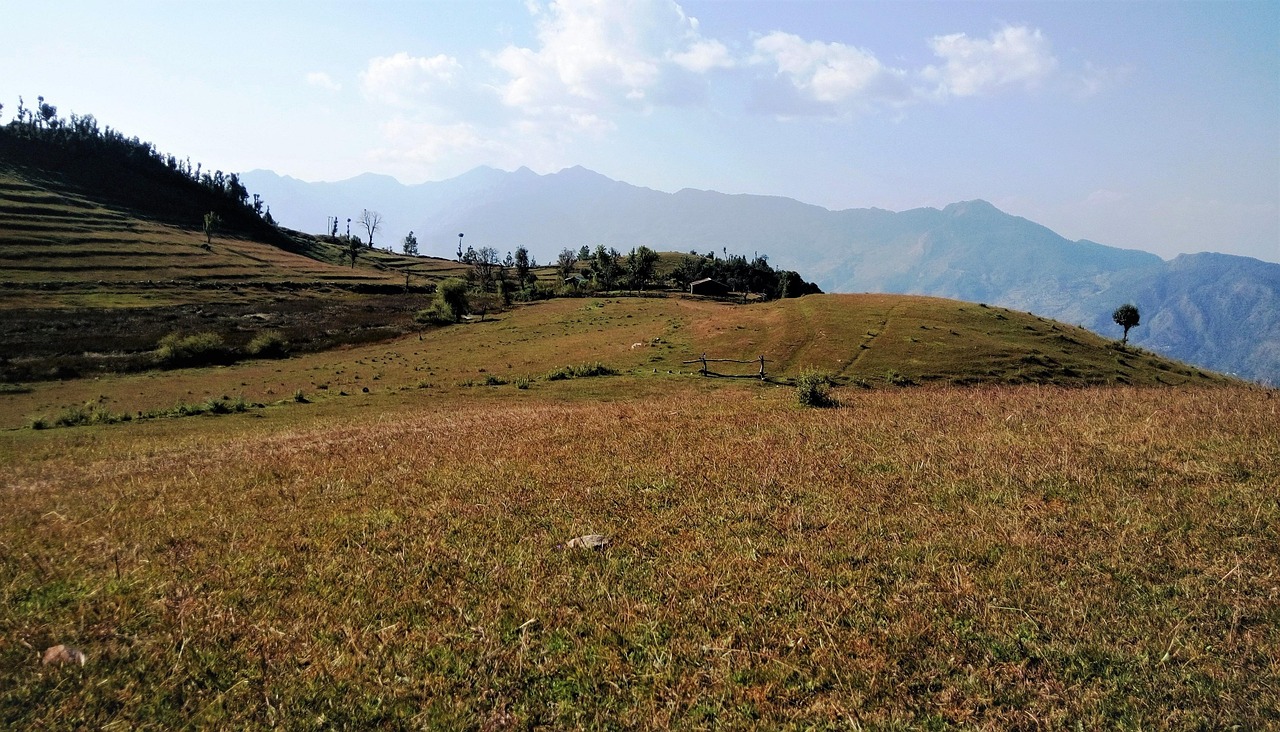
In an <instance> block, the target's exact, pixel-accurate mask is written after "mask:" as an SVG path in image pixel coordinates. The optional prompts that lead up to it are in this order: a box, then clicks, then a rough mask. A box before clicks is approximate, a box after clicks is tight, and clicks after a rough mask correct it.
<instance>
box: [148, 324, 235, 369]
mask: <svg viewBox="0 0 1280 732" xmlns="http://www.w3.org/2000/svg"><path fill="white" fill-rule="evenodd" d="M229 356H230V351H229V350H228V349H227V347H226V345H225V344H224V343H223V341H222V336H220V335H218V334H217V333H207V332H206V333H196V334H195V335H189V336H180V335H178V334H177V333H170V334H169V335H167V336H165V337H164V338H161V339H160V347H159V348H158V349H157V350H156V357H157V358H158V359H159V361H160V363H162V364H164V365H166V366H193V365H203V364H210V363H222V362H226V361H228V360H230V359H229Z"/></svg>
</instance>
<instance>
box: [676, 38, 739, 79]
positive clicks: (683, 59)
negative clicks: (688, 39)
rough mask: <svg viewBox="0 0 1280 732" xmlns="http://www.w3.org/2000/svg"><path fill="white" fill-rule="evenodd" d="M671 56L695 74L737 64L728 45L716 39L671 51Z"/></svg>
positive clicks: (728, 67)
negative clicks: (677, 51) (676, 51)
mask: <svg viewBox="0 0 1280 732" xmlns="http://www.w3.org/2000/svg"><path fill="white" fill-rule="evenodd" d="M669 57H670V58H671V60H672V61H674V62H675V63H676V64H677V65H679V66H680V67H681V68H684V69H688V70H689V71H692V72H694V73H695V74H705V73H706V72H708V71H711V70H712V69H731V68H733V67H734V66H735V65H736V63H735V61H734V60H733V56H732V55H730V53H729V49H728V47H726V46H725V45H724V44H723V43H721V42H720V41H716V40H703V41H698V42H696V43H694V44H693V45H691V46H689V48H688V50H685V51H681V52H679V53H671V54H669Z"/></svg>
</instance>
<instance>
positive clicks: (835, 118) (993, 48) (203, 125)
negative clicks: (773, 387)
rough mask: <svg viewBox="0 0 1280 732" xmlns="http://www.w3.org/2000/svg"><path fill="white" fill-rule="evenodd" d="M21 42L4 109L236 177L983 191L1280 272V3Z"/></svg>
mask: <svg viewBox="0 0 1280 732" xmlns="http://www.w3.org/2000/svg"><path fill="white" fill-rule="evenodd" d="M0 25H2V26H3V27H5V28H6V31H7V32H6V33H5V34H4V36H5V37H4V40H3V41H0V103H2V104H3V105H4V107H3V109H2V110H0V120H4V121H6V122H7V121H8V120H9V119H11V118H12V117H13V114H14V112H15V110H16V107H17V102H18V96H19V95H21V96H23V97H24V99H25V101H26V104H27V105H28V106H31V105H32V104H34V102H35V99H36V97H37V96H38V95H43V96H44V97H45V98H46V101H47V102H48V103H51V104H54V105H56V106H57V107H58V110H59V114H60V115H61V116H63V117H67V116H69V115H70V114H71V113H73V112H74V113H77V114H93V115H94V116H95V117H96V118H97V119H98V121H99V123H100V124H102V125H104V126H106V125H110V126H111V127H113V128H115V129H118V130H120V131H122V132H124V133H125V134H127V135H130V136H135V135H136V136H137V137H139V138H141V139H143V140H149V141H151V142H153V143H155V144H156V146H157V147H158V148H159V149H161V150H162V151H163V152H166V153H172V154H174V155H176V156H178V157H180V158H182V157H190V159H191V160H192V161H193V163H194V162H197V161H198V162H201V163H202V164H203V165H204V166H205V168H206V169H220V170H224V171H226V172H246V171H249V170H254V169H269V170H274V171H276V172H277V173H280V174H283V175H289V176H293V177H295V178H300V179H303V180H309V181H320V180H327V181H333V180H341V179H345V178H350V177H353V176H356V175H358V174H361V173H365V172H374V173H380V174H385V175H391V176H394V177H395V178H397V179H399V180H400V181H401V182H403V183H419V182H423V181H428V180H444V179H447V178H451V177H453V176H456V175H460V174H462V173H464V172H466V171H468V170H470V169H472V168H474V167H476V166H478V165H488V166H492V167H496V168H501V169H504V170H514V169H516V168H519V167H522V166H525V167H529V168H531V169H533V170H534V171H536V172H538V173H552V172H555V171H557V170H560V169H563V168H566V167H571V166H575V165H581V166H584V167H586V168H590V169H592V170H595V171H597V172H599V173H602V174H604V175H606V176H609V177H610V178H614V179H617V180H622V181H626V182H628V183H632V184H634V185H639V186H646V187H649V188H654V189H658V190H663V191H677V190H680V189H682V188H699V189H709V190H717V191H721V192H724V193H754V194H766V195H780V196H788V197H791V198H795V199H798V200H801V201H805V202H807V203H813V204H818V205H821V206H825V207H827V208H832V209H842V208H864V207H879V208H885V209H890V210H894V211H901V210H906V209H911V208H917V207H921V206H933V207H942V206H945V205H947V204H949V203H953V202H956V201H962V200H971V199H975V198H981V199H985V200H987V201H990V202H991V203H993V204H995V205H996V206H998V207H999V208H1001V209H1002V210H1004V211H1006V212H1008V213H1011V214H1014V215H1017V216H1023V217H1026V218H1028V219H1031V220H1033V221H1036V222H1038V223H1041V224H1043V225H1045V226H1048V227H1049V228H1051V229H1053V230H1054V231H1057V232H1058V233H1059V234H1062V235H1063V236H1066V237H1067V238H1069V239H1089V240H1092V241H1097V242H1100V243H1103V244H1108V245H1111V246H1119V247H1125V248H1135V249H1145V250H1147V251H1151V252H1155V253H1156V254H1159V255H1161V256H1163V257H1166V258H1171V257H1173V256H1176V255H1177V254H1179V253H1183V252H1199V251H1217V252H1224V253H1229V254H1240V255H1246V256H1252V257H1257V258H1260V259H1265V260H1269V261H1273V262H1277V261H1280V3H1278V2H1274V0H1267V1H1266V2H1223V1H1218V2H1205V3H1197V2H1158V1H1151V0H1149V1H1144V2H1122V1H1110V2H1067V1H1065V0H1064V1H1059V2H964V1H963V0H949V1H947V2H888V1H887V0H878V1H876V2H859V1H857V0H846V1H831V2H817V1H805V0H768V1H766V0H759V1H753V2H745V1H744V2H728V1H722V2H705V1H697V2H695V1H692V0H691V1H689V2H675V1H673V0H555V1H550V0H528V1H527V2H521V1H519V0H509V1H503V2H484V1H482V0H472V1H462V0H459V1H456V2H431V1H421V2H378V1H377V0H366V1H364V2H322V1H321V2H316V1H308V2H290V1H286V0H276V1H266V2H264V1H261V0H255V1H254V2H240V1H239V0H223V1H221V2H211V1H205V0H184V1H182V2H173V1H166V2H131V1H129V0H120V1H117V2H111V3H105V2H96V1H95V2H76V1H74V0H69V1H66V2H31V1H30V0H0ZM268 203H270V201H268Z"/></svg>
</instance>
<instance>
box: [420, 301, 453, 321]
mask: <svg viewBox="0 0 1280 732" xmlns="http://www.w3.org/2000/svg"><path fill="white" fill-rule="evenodd" d="M413 319H414V321H416V322H418V323H422V324H424V325H449V324H451V323H453V322H454V319H453V313H452V312H451V311H449V309H448V308H446V307H444V306H443V305H441V304H440V303H439V302H437V303H434V304H432V306H431V307H429V308H426V309H423V310H419V311H418V312H416V313H414V315H413Z"/></svg>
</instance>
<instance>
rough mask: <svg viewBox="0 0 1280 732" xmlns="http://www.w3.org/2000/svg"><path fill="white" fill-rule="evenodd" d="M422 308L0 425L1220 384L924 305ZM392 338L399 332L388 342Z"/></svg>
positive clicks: (999, 312) (600, 301)
mask: <svg viewBox="0 0 1280 732" xmlns="http://www.w3.org/2000/svg"><path fill="white" fill-rule="evenodd" d="M366 297H368V296H366ZM423 301H424V298H423V296H415V295H408V296H401V297H400V299H398V300H386V301H379V302H376V306H377V307H378V308H379V309H380V310H381V311H382V312H381V320H380V321H377V322H380V323H382V327H383V328H385V329H386V330H384V331H383V339H382V340H379V341H378V342H376V343H367V344H363V345H356V346H348V347H347V348H344V349H341V350H328V351H323V352H314V353H303V354H299V355H295V356H292V357H290V358H288V359H285V360H259V361H246V362H242V363H238V364H235V365H232V366H220V367H217V368H188V369H179V370H175V371H170V372H167V373H165V374H156V373H154V372H152V373H146V374H133V375H115V376H112V375H103V376H102V377H100V378H98V379H80V380H75V381H66V382H43V383H32V384H29V385H28V386H26V387H24V388H23V389H22V390H20V393H4V394H0V400H3V401H2V402H0V403H2V404H3V405H4V408H3V409H0V413H2V414H3V415H4V419H3V420H0V427H17V426H20V425H22V424H23V423H24V422H26V421H27V420H29V419H33V418H35V417H39V416H43V417H46V418H53V417H54V416H56V415H57V414H58V413H60V412H61V411H63V410H67V409H73V408H77V407H79V406H81V405H83V404H85V403H86V402H93V403H95V404H98V405H99V406H101V407H102V408H105V409H108V410H111V411H114V412H123V413H130V414H131V413H134V412H136V411H146V410H150V409H156V408H170V407H172V406H173V405H174V404H175V403H178V402H191V401H196V402H199V401H203V400H206V399H210V398H219V397H222V396H231V395H242V396H244V397H245V398H246V399H249V400H250V401H264V402H270V401H274V400H277V399H280V398H281V396H282V395H288V394H293V393H295V392H301V393H303V394H306V395H309V396H310V397H311V398H312V399H319V400H326V399H330V398H335V397H337V396H338V395H345V394H353V395H355V394H360V395H364V394H372V395H387V394H395V393H398V392H400V391H404V390H412V391H416V390H418V389H421V388H430V389H431V390H432V391H431V393H432V394H438V395H444V394H446V393H450V392H455V393H456V392H466V393H471V394H477V393H478V392H475V391H472V385H477V384H479V385H483V384H485V383H486V382H492V383H493V384H495V385H502V384H513V383H516V382H517V381H519V380H521V379H528V380H530V381H531V382H533V387H532V389H533V391H535V392H537V391H541V390H550V389H555V388H556V386H555V383H554V382H553V381H547V380H546V379H545V376H546V375H547V374H548V373H549V372H552V371H555V370H558V369H561V368H563V367H566V366H574V365H578V364H584V363H585V364H593V363H601V364H604V365H605V366H607V367H609V368H611V369H613V370H615V371H618V372H620V373H622V374H624V375H629V377H630V378H627V379H626V381H625V382H622V383H618V382H616V381H611V380H608V379H604V380H600V382H601V383H600V386H599V388H598V390H594V391H590V392H589V393H591V394H592V395H593V396H597V397H605V398H630V397H636V396H639V395H642V394H646V393H652V392H662V391H666V390H667V389H669V388H671V387H672V386H673V384H672V382H671V380H672V379H676V380H689V379H694V380H696V381H697V382H698V383H700V384H704V385H705V386H707V387H708V388H714V387H715V386H716V385H723V384H725V383H727V382H728V381H731V380H734V379H731V378H726V377H740V378H741V379H742V380H743V381H747V382H750V381H757V377H758V371H759V364H758V361H756V359H758V358H759V357H760V356H764V357H765V359H766V363H765V366H766V376H767V377H768V380H769V383H770V384H773V385H776V384H788V383H790V381H791V380H792V379H793V378H794V377H796V376H798V375H799V374H801V373H802V372H804V371H806V370H809V369H817V370H821V371H825V372H828V373H830V374H833V375H835V376H836V377H837V378H838V380H839V381H840V382H841V383H844V384H848V385H858V386H863V387H873V388H890V387H896V386H902V385H907V384H936V383H941V384H1056V385H1063V386H1085V385H1091V384H1098V385H1102V384H1117V385H1143V386H1154V385H1161V384H1164V385H1181V384H1190V385H1213V384H1224V383H1227V380H1226V379H1224V378H1223V377H1220V376H1218V375H1216V374H1211V373H1206V372H1202V371H1199V370H1198V369H1195V368H1192V367H1188V366H1186V365H1185V364H1180V363H1178V362H1175V361H1170V360H1168V359H1165V358H1162V357H1160V356H1156V355H1154V354H1151V353H1147V352H1143V351H1140V350H1136V349H1119V348H1117V347H1116V345H1115V344H1114V342H1112V341H1110V340H1108V339H1104V338H1101V337H1099V336H1097V335H1095V334H1093V333H1091V332H1089V331H1087V330H1084V329H1082V328H1077V327H1075V326H1069V325H1063V324H1061V323H1055V322H1052V321H1048V320H1044V319H1042V318H1038V317H1036V316H1034V315H1028V314H1026V313H1018V312H1014V311H1009V310H1004V309H1002V308H994V307H986V306H982V305H974V304H972V303H963V302H957V301H954V300H943V299H939V298H927V297H916V296H906V295H810V296H806V297H803V298H798V299H792V300H778V301H773V302H769V303H759V304H754V305H745V306H744V305H734V304H730V303H725V302H719V301H713V300H703V299H697V298H691V297H643V298H637V297H621V298H581V299H579V298H561V299H556V300H549V301H544V302H539V303H534V304H530V305H524V306H520V307H517V308H516V309H514V310H511V311H509V312H505V313H501V314H499V315H498V316H496V317H493V316H491V317H489V318H487V319H486V320H483V321H481V320H478V319H476V320H472V321H470V322H464V323H462V324H460V325H451V326H447V327H444V328H435V329H428V330H419V329H417V328H416V327H415V326H414V324H413V322H412V319H411V315H412V312H413V309H414V307H415V305H421V304H422V303H423ZM262 315H263V316H264V318H265V319H264V320H259V319H257V318H253V319H249V320H248V321H247V322H249V323H251V324H252V326H253V327H261V328H279V327H280V320H279V319H280V317H281V316H280V315H278V314H271V313H266V314H262ZM244 322H245V321H244V320H241V321H239V322H238V323H236V326H235V327H237V328H243V327H245V326H243V325H242V323H244ZM397 328H399V329H403V330H407V331H411V333H410V334H409V335H407V336H404V337H401V338H398V339H388V338H389V337H390V336H392V335H394V333H395V329H397ZM413 330H418V332H417V333H416V334H414V333H412V331H413ZM232 335H234V333H230V334H228V337H230V336H232ZM242 337H243V335H242ZM703 354H705V355H706V356H707V358H709V359H737V360H740V361H742V362H744V363H714V362H713V363H709V364H708V366H709V369H710V370H711V371H713V372H718V373H719V374H721V375H723V376H721V377H719V378H707V379H702V378H700V377H698V376H697V372H698V371H699V369H700V364H699V363H696V362H695V363H689V362H691V361H696V359H698V358H699V356H701V355H703ZM757 383H758V381H757ZM511 389H512V387H510V386H507V387H505V390H504V391H503V392H502V393H503V394H506V395H508V396H509V397H510V398H515V397H516V394H517V393H518V392H516V391H514V390H511ZM508 390H511V391H508Z"/></svg>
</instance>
